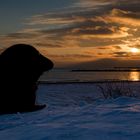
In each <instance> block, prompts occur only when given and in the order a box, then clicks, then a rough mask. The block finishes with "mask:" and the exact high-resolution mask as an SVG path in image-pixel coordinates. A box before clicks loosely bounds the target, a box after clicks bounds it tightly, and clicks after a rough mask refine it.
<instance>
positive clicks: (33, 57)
mask: <svg viewBox="0 0 140 140" xmlns="http://www.w3.org/2000/svg"><path fill="white" fill-rule="evenodd" d="M0 60H1V65H2V66H1V68H2V69H3V71H5V72H6V73H7V74H8V73H9V74H10V72H11V74H12V73H14V75H15V74H17V75H18V73H19V74H21V75H20V76H22V74H23V75H24V76H26V75H27V76H30V77H32V79H34V80H37V79H38V78H39V76H40V75H41V74H42V73H43V72H45V71H47V70H50V69H51V68H52V67H53V62H52V61H51V60H49V59H48V58H46V57H44V56H43V55H42V54H40V53H39V51H38V50H37V49H35V48H34V47H33V46H31V45H27V44H16V45H13V46H11V47H9V48H7V49H6V50H5V51H4V52H3V53H2V54H1V56H0Z"/></svg>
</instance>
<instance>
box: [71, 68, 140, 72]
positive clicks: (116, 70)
mask: <svg viewBox="0 0 140 140" xmlns="http://www.w3.org/2000/svg"><path fill="white" fill-rule="evenodd" d="M133 71H138V72H139V71H140V69H103V70H102V69H97V70H96V69H95V70H71V72H133Z"/></svg>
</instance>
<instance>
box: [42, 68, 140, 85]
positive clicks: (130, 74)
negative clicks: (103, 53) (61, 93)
mask: <svg viewBox="0 0 140 140" xmlns="http://www.w3.org/2000/svg"><path fill="white" fill-rule="evenodd" d="M105 80H129V81H140V71H136V70H133V71H115V72H114V71H102V72H101V71H100V72H98V71H96V72H95V71H93V72H92V71H91V72H71V71H50V72H46V73H44V75H42V76H41V77H40V81H51V82H59V81H61V82H66V81H76V82H81V81H105Z"/></svg>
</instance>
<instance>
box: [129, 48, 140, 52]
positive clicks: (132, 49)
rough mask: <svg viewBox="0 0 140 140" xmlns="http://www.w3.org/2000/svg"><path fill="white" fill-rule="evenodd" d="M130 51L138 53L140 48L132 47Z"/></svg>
mask: <svg viewBox="0 0 140 140" xmlns="http://www.w3.org/2000/svg"><path fill="white" fill-rule="evenodd" d="M130 51H131V52H132V53H138V52H139V49H138V48H131V49H130Z"/></svg>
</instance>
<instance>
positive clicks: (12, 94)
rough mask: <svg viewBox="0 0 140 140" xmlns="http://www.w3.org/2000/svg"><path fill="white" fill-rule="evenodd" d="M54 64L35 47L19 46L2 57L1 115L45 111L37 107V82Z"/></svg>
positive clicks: (0, 74)
mask: <svg viewBox="0 0 140 140" xmlns="http://www.w3.org/2000/svg"><path fill="white" fill-rule="evenodd" d="M52 68H53V62H52V61H51V60H49V59H48V58H46V57H44V56H43V55H41V54H40V53H39V51H38V50H36V49H35V48H34V47H33V46H31V45H27V44H16V45H13V46H11V47H9V48H7V49H6V50H5V51H4V52H2V53H1V55H0V114H4V113H16V112H30V111H35V110H39V109H42V108H43V107H45V105H36V103H35V101H36V94H35V92H36V90H37V81H38V79H39V77H40V76H41V75H42V74H43V72H45V71H48V70H50V69H52Z"/></svg>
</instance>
